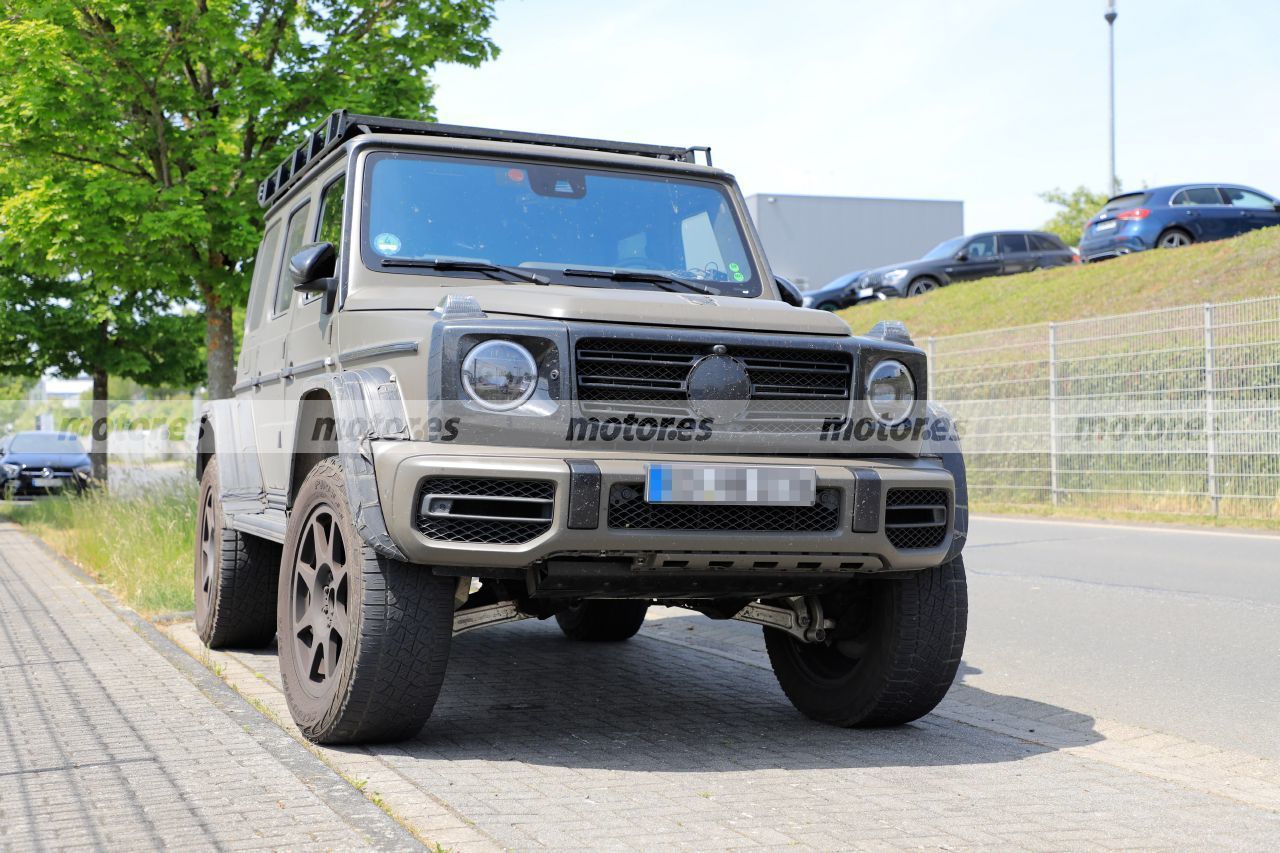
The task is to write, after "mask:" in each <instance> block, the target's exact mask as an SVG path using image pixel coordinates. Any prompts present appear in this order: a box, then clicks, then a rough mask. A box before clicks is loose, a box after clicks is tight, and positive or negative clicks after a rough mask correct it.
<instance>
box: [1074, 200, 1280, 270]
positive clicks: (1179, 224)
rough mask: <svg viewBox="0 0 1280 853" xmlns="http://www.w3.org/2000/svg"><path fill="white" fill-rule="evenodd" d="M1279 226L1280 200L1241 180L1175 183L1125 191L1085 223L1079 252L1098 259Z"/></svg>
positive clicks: (1085, 259)
mask: <svg viewBox="0 0 1280 853" xmlns="http://www.w3.org/2000/svg"><path fill="white" fill-rule="evenodd" d="M1271 225H1280V201H1277V200H1276V199H1275V198H1273V197H1272V196H1269V195H1267V194H1266V193H1264V192H1259V191H1258V190H1255V189H1251V188H1250V187H1243V186H1240V185H1238V184H1175V185H1173V186H1168V187H1156V188H1155V189H1150V190H1139V191H1137V192H1131V193H1122V194H1121V195H1118V196H1116V197H1114V198H1112V199H1110V200H1108V201H1107V203H1106V206H1104V207H1103V208H1102V212H1100V213H1099V214H1098V215H1097V216H1095V217H1093V218H1092V219H1090V220H1089V222H1088V223H1087V224H1086V225H1085V227H1084V235H1083V236H1082V237H1081V240H1080V257H1081V259H1082V260H1084V261H1086V262H1087V261H1100V260H1102V259H1104V258H1114V257H1116V256H1117V255H1127V254H1129V253H1130V252H1141V251H1142V250H1144V249H1154V248H1160V249H1173V248H1177V247H1178V246H1190V245H1191V244H1192V243H1200V242H1204V241H1207V240H1221V239H1222V238H1224V237H1234V236H1236V235H1237V234H1243V233H1245V232H1246V231H1253V230H1254V229H1256V228H1267V227H1269V226H1271Z"/></svg>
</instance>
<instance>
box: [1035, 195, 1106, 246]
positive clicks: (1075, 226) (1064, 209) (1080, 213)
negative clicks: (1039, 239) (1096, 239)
mask: <svg viewBox="0 0 1280 853" xmlns="http://www.w3.org/2000/svg"><path fill="white" fill-rule="evenodd" d="M1040 198H1041V200H1043V201H1047V202H1049V204H1056V205H1058V207H1060V208H1061V210H1059V211H1058V212H1057V213H1055V214H1054V215H1053V217H1052V218H1051V219H1050V220H1049V221H1048V222H1046V223H1045V224H1044V230H1046V231H1048V232H1050V233H1053V234H1057V235H1058V236H1059V237H1061V238H1062V239H1063V241H1064V242H1065V243H1066V244H1067V245H1068V246H1078V245H1080V236H1081V234H1082V233H1083V232H1084V224H1085V223H1086V222H1088V221H1089V220H1090V219H1091V218H1092V217H1093V216H1094V214H1096V213H1097V212H1098V211H1099V210H1102V206H1103V205H1104V204H1106V203H1107V199H1108V198H1110V196H1108V195H1107V194H1106V193H1096V192H1094V191H1093V190H1091V189H1089V188H1088V187H1085V186H1079V187H1076V188H1075V189H1074V190H1063V189H1058V188H1054V189H1051V190H1049V191H1048V192H1042V193H1040Z"/></svg>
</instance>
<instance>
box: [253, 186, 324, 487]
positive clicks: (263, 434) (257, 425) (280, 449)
mask: <svg viewBox="0 0 1280 853" xmlns="http://www.w3.org/2000/svg"><path fill="white" fill-rule="evenodd" d="M311 208H312V205H311V200H310V198H306V199H303V200H301V201H300V202H298V203H296V204H295V205H294V206H293V207H292V208H291V209H290V210H289V212H288V214H287V215H286V216H285V222H286V225H285V232H284V242H283V246H282V251H281V252H280V256H279V257H278V258H276V260H275V263H274V264H273V268H272V273H271V278H270V280H269V288H268V292H269V296H268V297H267V300H266V305H265V310H264V313H265V316H264V317H263V321H262V325H261V326H260V327H259V334H258V335H257V341H258V343H257V347H256V349H257V353H256V364H255V371H254V374H253V376H251V377H250V380H251V381H252V387H253V397H252V399H253V401H254V405H253V422H254V435H255V437H256V439H257V444H258V455H259V460H260V464H261V467H262V479H263V482H264V485H265V486H266V488H267V491H268V493H272V492H274V493H277V494H281V495H283V494H284V492H285V490H286V488H287V486H288V478H289V452H288V450H287V449H286V448H285V441H284V437H285V435H286V434H288V433H289V432H291V431H292V429H293V424H292V423H288V422H287V418H286V413H285V405H284V401H285V394H284V386H285V373H286V368H287V367H288V364H289V362H288V358H289V355H288V339H289V327H290V323H291V322H292V319H293V318H292V316H291V309H292V308H293V305H294V301H295V300H294V291H293V283H292V281H290V279H289V258H290V257H292V256H293V254H294V253H295V252H297V251H298V250H299V249H301V248H302V246H303V245H304V243H305V242H306V238H307V234H308V233H309V232H308V230H307V229H308V226H309V225H310V219H311Z"/></svg>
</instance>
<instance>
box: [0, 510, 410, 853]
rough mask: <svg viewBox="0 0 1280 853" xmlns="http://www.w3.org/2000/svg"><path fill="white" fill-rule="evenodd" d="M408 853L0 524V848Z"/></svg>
mask: <svg viewBox="0 0 1280 853" xmlns="http://www.w3.org/2000/svg"><path fill="white" fill-rule="evenodd" d="M73 846H74V847H81V848H91V849H119V850H126V849H132V850H150V849H158V848H178V849H183V850H199V849H248V848H277V849H278V848H295V849H296V848H303V847H305V848H309V849H321V848H329V849H341V850H353V849H367V848H375V849H411V848H418V847H419V845H418V842H417V841H416V840H415V839H414V838H413V837H412V836H411V835H409V834H408V833H407V832H406V831H405V830H404V829H403V828H402V827H400V825H399V824H397V823H396V822H395V821H393V820H392V819H391V818H390V817H388V816H387V815H386V814H385V813H383V812H382V811H381V810H380V809H378V808H377V807H376V806H375V805H373V804H372V803H371V802H369V801H368V800H367V799H365V798H364V796H362V795H361V794H360V793H358V792H357V791H356V790H355V789H354V788H352V787H351V786H350V785H348V784H347V783H346V782H344V781H343V780H342V779H341V778H340V777H339V776H338V775H337V774H336V773H335V772H334V771H333V770H331V769H329V768H328V767H326V766H325V765H324V764H323V763H322V762H321V761H320V760H319V759H317V758H316V757H315V756H313V755H312V754H311V753H309V752H308V751H307V750H306V749H304V748H303V747H302V746H301V745H299V744H298V743H296V742H295V741H293V740H292V739H291V738H289V737H288V735H286V734H285V733H284V732H282V731H281V730H280V729H279V728H278V727H276V726H275V725H273V724H272V723H270V722H269V721H267V720H266V719H265V718H264V717H263V716H262V715H261V714H259V713H258V712H257V711H255V710H254V709H253V708H252V707H251V706H250V705H249V704H248V703H247V702H246V701H244V700H243V699H242V698H240V697H239V696H237V695H236V694H235V693H234V692H233V691H232V690H231V689H230V688H228V687H227V686H226V685H225V684H223V683H222V682H221V681H220V680H218V679H217V678H216V677H215V676H214V675H213V674H212V673H211V672H209V671H208V670H207V669H205V668H203V667H201V666H200V665H199V664H197V663H196V662H195V661H193V660H192V659H191V658H189V657H187V656H186V655H184V654H183V653H182V652H180V651H178V650H177V649H175V648H174V647H173V646H172V644H171V643H169V642H168V641H167V640H166V639H165V638H163V637H162V636H160V635H159V634H158V633H157V632H156V631H155V629H153V628H151V626H149V625H147V624H146V623H144V622H142V621H141V620H139V619H138V618H137V617H136V616H133V614H131V613H129V612H127V611H124V610H123V608H120V607H119V606H118V605H116V604H115V603H114V602H113V601H112V600H111V599H110V597H109V596H107V595H106V594H105V593H103V592H102V590H101V588H99V587H97V586H96V585H94V584H92V582H90V581H88V580H87V579H85V578H83V577H82V576H79V575H78V573H76V572H74V571H73V570H71V569H69V567H67V566H66V565H65V564H64V563H62V562H61V561H60V560H59V559H57V558H56V557H54V556H52V555H51V554H50V553H49V552H48V551H47V550H45V549H44V548H43V547H42V546H41V545H39V544H38V543H37V542H36V541H35V540H33V539H32V538H31V537H30V536H28V535H26V534H24V533H22V532H20V530H19V529H18V528H17V527H15V526H14V525H12V524H6V523H0V850H24V849H41V848H46V849H57V848H64V847H73Z"/></svg>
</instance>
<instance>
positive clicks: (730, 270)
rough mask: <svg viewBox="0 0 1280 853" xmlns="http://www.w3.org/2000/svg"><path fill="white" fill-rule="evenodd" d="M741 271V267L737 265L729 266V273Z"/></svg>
mask: <svg viewBox="0 0 1280 853" xmlns="http://www.w3.org/2000/svg"><path fill="white" fill-rule="evenodd" d="M741 269H742V267H740V266H738V265H737V264H729V272H738V271H739V270H741Z"/></svg>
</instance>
